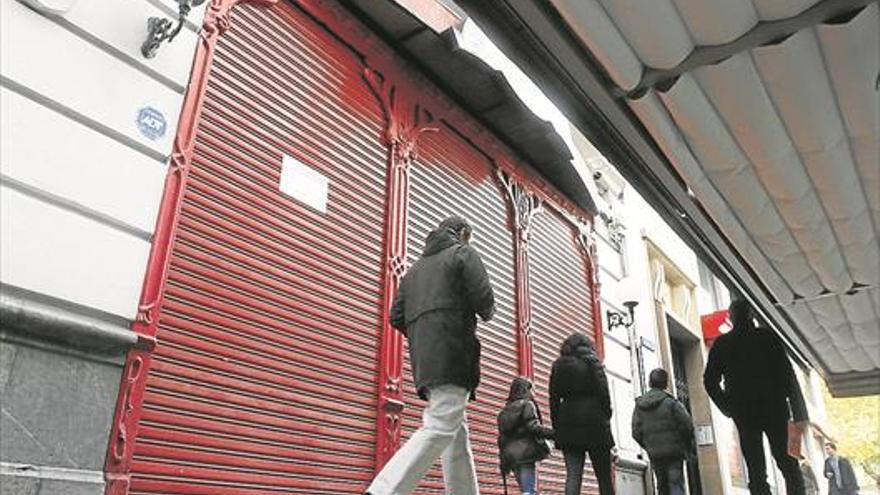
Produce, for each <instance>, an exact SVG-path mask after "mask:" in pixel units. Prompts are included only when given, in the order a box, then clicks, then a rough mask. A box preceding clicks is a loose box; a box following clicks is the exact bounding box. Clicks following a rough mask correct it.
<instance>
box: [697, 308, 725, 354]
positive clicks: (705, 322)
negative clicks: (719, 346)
mask: <svg viewBox="0 0 880 495" xmlns="http://www.w3.org/2000/svg"><path fill="white" fill-rule="evenodd" d="M700 324H701V326H702V327H703V341H704V342H705V343H706V347H712V342H714V341H715V339H717V338H718V337H720V336H721V335H722V334H725V333H727V332H729V331H730V329H732V328H733V324H732V323H730V317H729V312H728V311H727V310H726V309H722V310H719V311H716V312H714V313H709V314H707V315H703V316H701V317H700Z"/></svg>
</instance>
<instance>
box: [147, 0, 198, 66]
mask: <svg viewBox="0 0 880 495" xmlns="http://www.w3.org/2000/svg"><path fill="white" fill-rule="evenodd" d="M203 3H205V0H177V9H178V15H177V26H176V27H175V26H174V21H172V20H170V19H166V18H162V17H150V18H149V19H147V39H146V40H144V43H143V44H142V45H141V54H143V56H144V57H146V58H153V57H155V56H156V52H157V51H158V50H159V46H161V45H162V42H164V41H168V42H169V43H170V42H171V41H172V40H173V39H174V37H175V36H177V35H178V33H180V30H181V29H183V23H184V22H186V16H188V15H189V11H190V10H192V8H193V7H198V6H199V5H201V4H203Z"/></svg>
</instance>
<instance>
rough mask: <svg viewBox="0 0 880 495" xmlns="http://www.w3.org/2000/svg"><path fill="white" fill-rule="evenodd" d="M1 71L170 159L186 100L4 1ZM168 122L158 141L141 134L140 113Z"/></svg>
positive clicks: (0, 27)
mask: <svg viewBox="0 0 880 495" xmlns="http://www.w3.org/2000/svg"><path fill="white" fill-rule="evenodd" d="M0 31H2V32H0V72H2V74H3V75H4V76H5V77H7V78H9V79H11V80H13V81H15V82H17V83H19V84H22V85H24V86H27V87H29V88H30V89H32V90H33V91H36V92H37V93H40V94H41V95H43V96H45V97H47V98H50V99H52V100H55V101H57V102H59V103H61V104H62V105H64V106H66V107H68V108H70V109H72V110H74V111H76V112H78V113H80V114H82V115H85V116H86V117H88V118H90V119H93V120H95V121H97V122H100V123H102V124H104V125H106V126H108V127H110V128H113V129H115V130H116V131H118V132H120V133H122V134H123V135H125V136H127V137H129V138H131V139H133V140H135V141H137V142H139V143H142V144H143V145H145V146H148V147H149V148H151V149H153V150H155V151H157V152H158V153H161V154H163V155H167V154H169V153H170V150H171V143H172V141H173V137H174V133H175V130H176V126H177V115H178V113H179V111H180V104H181V101H182V98H183V97H182V95H181V94H178V93H176V92H175V91H173V90H172V89H170V88H168V87H166V86H164V85H162V84H161V83H159V82H157V81H156V80H155V79H153V78H151V77H149V76H147V75H146V74H144V73H143V72H141V71H139V70H137V69H135V68H133V67H131V66H129V65H127V64H125V63H122V62H120V60H119V59H117V58H115V57H113V56H112V55H110V54H108V53H107V52H105V51H103V50H101V49H99V48H97V47H95V46H93V45H92V44H90V43H88V42H86V41H84V40H82V39H81V38H79V37H77V36H75V35H74V34H72V33H70V32H69V31H67V30H65V29H63V28H61V27H60V26H58V25H56V24H55V23H53V22H52V21H50V20H48V19H46V18H44V17H43V16H41V15H39V14H37V13H36V12H34V11H32V10H30V9H29V8H27V7H25V6H24V5H23V4H21V3H19V2H17V1H15V0H3V15H2V16H0ZM144 107H152V108H154V109H156V110H158V111H159V112H161V113H162V114H163V115H164V117H165V121H166V128H165V133H164V135H163V136H162V137H159V138H157V139H155V140H152V139H149V138H147V137H145V136H143V135H142V134H141V133H140V132H139V131H138V126H137V122H136V120H137V115H138V111H139V110H140V109H142V108H144Z"/></svg>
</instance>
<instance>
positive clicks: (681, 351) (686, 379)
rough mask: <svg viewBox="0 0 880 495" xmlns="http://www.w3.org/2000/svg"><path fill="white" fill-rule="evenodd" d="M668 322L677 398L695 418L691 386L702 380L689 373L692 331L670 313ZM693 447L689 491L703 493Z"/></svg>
mask: <svg viewBox="0 0 880 495" xmlns="http://www.w3.org/2000/svg"><path fill="white" fill-rule="evenodd" d="M666 322H667V325H668V328H669V344H670V350H671V351H672V352H671V354H672V369H673V380H674V387H673V390H675V396H676V398H677V399H678V400H679V401H681V403H682V404H684V407H685V409H687V412H688V414H690V416H691V418H693V417H694V411H693V408H692V407H691V394H690V387H691V386H694V387H698V386H700V383H701V381H700V379H699V377H698V376H690V375H692V374H693V373H688V365H687V356H688V351H692V349H690V347H691V344H692V342H690V340H691V339H688V338H687V337H686V336H689V335H690V332H688V331H687V330H686V329H685V328H683V327H682V325H681V324H680V323H679V322H677V321H675V319H674V318H671V317H669V316H668V315H667V317H666ZM676 330H677V331H676ZM681 332H684V333H681ZM696 344H697V345H699V340H697V342H696ZM691 449H692V450H691V452H690V453H689V455H688V457H687V462H686V464H687V465H686V466H685V467H686V470H687V487H688V493H689V494H690V495H702V494H703V488H702V483H701V481H700V463H699V461H698V459H697V450H696V445H692V446H691Z"/></svg>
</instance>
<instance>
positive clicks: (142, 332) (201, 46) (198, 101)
mask: <svg viewBox="0 0 880 495" xmlns="http://www.w3.org/2000/svg"><path fill="white" fill-rule="evenodd" d="M276 1H277V0H211V3H210V4H209V5H208V7H207V9H206V10H205V17H204V21H203V23H202V29H201V31H200V32H199V41H198V44H197V45H196V51H195V55H194V57H193V66H192V72H191V74H190V80H189V85H188V88H189V89H188V91H187V93H186V96H185V97H184V100H183V105H182V108H181V112H180V119H179V121H178V126H177V135H176V137H175V139H174V145H173V148H172V151H171V160H170V163H169V165H168V172H167V173H166V176H165V188H164V192H163V196H162V202H161V204H160V207H159V214H158V217H157V220H156V228H155V231H154V236H153V244H152V247H151V249H150V257H149V259H148V261H147V270H146V273H145V275H144V285H143V288H142V290H141V297H140V301H139V303H138V312H137V316H136V318H135V321H134V323H132V330H133V331H134V332H135V333H136V334H137V336H138V343H137V345H135V347H133V348H132V349H131V350H129V352H128V355H127V356H126V363H125V368H124V370H123V373H122V383H121V384H120V391H119V396H118V398H117V401H116V413H115V415H114V418H113V426H112V429H111V431H110V444H109V446H108V452H107V458H106V461H105V465H104V477H105V480H106V482H107V483H106V490H105V493H106V494H107V495H127V494H128V491H129V488H130V486H131V459H132V452H133V450H134V442H135V439H136V438H137V431H138V425H139V423H140V417H141V412H142V408H143V399H144V389H145V387H146V380H147V374H148V372H149V370H150V365H151V362H152V352H153V349H154V348H155V346H156V332H157V330H158V325H159V310H160V308H161V305H162V296H163V291H164V288H165V280H166V279H167V272H168V265H169V264H170V259H171V248H172V246H173V245H174V238H175V235H176V230H177V224H178V220H179V218H180V207H181V201H182V198H183V193H184V190H185V187H186V182H187V177H188V176H189V169H190V165H191V164H192V158H193V152H194V149H195V140H196V139H195V138H196V130H197V125H198V122H199V119H200V117H201V113H202V105H203V103H204V99H205V92H206V90H207V87H208V76H209V74H210V72H211V66H212V64H213V61H214V48H215V47H216V45H217V40H218V39H219V37H220V36H221V35H222V34H223V33H225V32H226V31H227V30H228V29H229V28H230V26H231V22H232V21H231V14H232V9H233V7H235V6H236V5H238V4H239V3H242V4H244V3H252V4H257V5H262V6H266V7H268V6H271V5H274V4H275V2H276Z"/></svg>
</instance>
